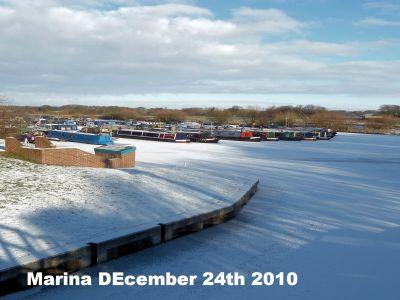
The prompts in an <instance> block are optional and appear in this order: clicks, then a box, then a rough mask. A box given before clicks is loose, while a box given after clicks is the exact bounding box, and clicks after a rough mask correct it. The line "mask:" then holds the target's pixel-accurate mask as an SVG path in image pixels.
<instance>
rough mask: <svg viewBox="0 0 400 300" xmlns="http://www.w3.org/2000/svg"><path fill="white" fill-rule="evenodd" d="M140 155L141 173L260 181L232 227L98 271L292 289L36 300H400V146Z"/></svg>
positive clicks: (234, 148) (176, 150)
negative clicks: (217, 278)
mask: <svg viewBox="0 0 400 300" xmlns="http://www.w3.org/2000/svg"><path fill="white" fill-rule="evenodd" d="M118 142H121V143H133V144H135V146H137V158H138V161H139V164H138V165H139V166H140V168H143V170H144V171H145V170H148V169H149V168H150V167H162V166H163V167H167V168H173V167H176V166H182V165H184V163H185V162H186V165H187V167H186V169H189V170H193V171H195V170H202V171H201V172H204V177H208V176H213V175H215V174H216V173H217V174H218V172H219V173H221V174H224V176H233V175H241V176H252V177H259V178H260V186H259V191H258V192H257V194H256V195H255V196H254V197H253V198H252V200H251V201H250V202H249V204H248V205H247V206H245V207H244V209H243V211H242V212H241V214H239V215H238V216H237V217H236V218H235V219H233V220H231V221H229V222H227V223H225V224H221V225H219V226H216V227H212V228H209V229H207V230H204V231H201V232H199V233H196V234H192V235H189V236H186V237H183V238H179V239H176V240H173V241H171V242H168V243H165V244H162V245H160V246H157V247H154V248H150V249H147V250H144V251H141V252H139V253H136V254H133V255H130V256H127V257H123V258H120V259H118V260H114V261H111V262H108V263H105V264H102V265H99V266H96V267H93V268H90V269H87V270H85V271H84V272H83V273H84V274H89V275H92V276H93V277H95V276H96V274H97V273H98V272H99V271H105V272H114V271H115V272H125V273H126V274H164V273H165V272H171V273H173V274H177V275H178V274H186V275H190V274H196V275H198V276H200V277H201V275H202V274H203V273H204V272H206V271H212V272H221V271H224V272H239V273H241V274H244V275H247V276H248V278H249V276H250V275H251V273H252V272H255V271H260V272H268V271H271V272H280V271H283V272H289V271H294V272H297V273H298V276H299V283H298V285H297V286H295V287H290V286H273V287H251V286H250V285H249V282H248V284H247V285H246V286H245V287H227V286H225V287H206V286H200V285H196V286H194V287H135V286H132V287H129V286H114V287H113V286H108V287H98V286H96V285H94V286H92V287H57V288H36V289H34V290H31V291H27V292H23V293H19V294H15V295H13V296H11V297H10V298H18V299H20V298H29V299H71V298H77V299H83V298H99V299H109V298H136V299H149V298H150V299H151V298H154V299H156V298H162V299H177V298H178V299H179V298H182V299H187V298H190V299H221V298H222V299H225V298H227V299H243V298H247V299H260V298H261V299H263V298H270V299H378V298H382V299H397V298H398V296H399V293H398V288H397V286H398V266H399V265H400V256H399V250H400V196H399V195H400V185H399V179H400V168H399V167H400V138H399V137H393V136H376V135H359V134H352V135H347V134H339V135H338V136H337V137H335V138H334V139H333V140H330V141H319V142H283V141H279V142H271V143H268V142H262V143H243V142H234V141H222V142H221V143H220V144H216V145H204V144H194V143H191V144H172V143H171V144H169V143H157V142H148V141H139V140H120V141H118Z"/></svg>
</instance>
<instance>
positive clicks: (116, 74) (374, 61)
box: [0, 0, 400, 109]
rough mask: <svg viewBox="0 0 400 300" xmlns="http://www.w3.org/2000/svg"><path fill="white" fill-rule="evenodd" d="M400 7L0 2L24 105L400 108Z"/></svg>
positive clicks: (331, 1) (8, 60) (1, 25)
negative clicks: (392, 105)
mask: <svg viewBox="0 0 400 300" xmlns="http://www.w3.org/2000/svg"><path fill="white" fill-rule="evenodd" d="M399 32H400V1H394V0H388V1H374V0H371V1H361V0H357V1H338V0H297V1H295V0H264V1H257V0H233V1H217V0H205V1H193V0H189V1H157V0H141V1H132V0H108V1H105V0H82V1H77V0H70V1H66V0H36V1H29V0H23V1H22V0H13V1H10V0H0V40H1V41H2V43H1V45H0V66H1V68H0V95H2V97H3V98H7V99H8V101H9V102H10V103H16V104H33V105H40V104H52V105H59V104H71V103H80V104H102V105H107V104H109V105H127V106H133V107H134V106H164V107H188V106H203V107H206V106H220V107H226V106H231V105H242V106H258V107H268V106H270V105H287V104H290V105H298V104H303V105H305V104H317V105H323V106H326V107H330V108H337V109H373V108H377V107H379V106H380V105H382V104H400V83H399V82H400V57H399V56H400V34H399Z"/></svg>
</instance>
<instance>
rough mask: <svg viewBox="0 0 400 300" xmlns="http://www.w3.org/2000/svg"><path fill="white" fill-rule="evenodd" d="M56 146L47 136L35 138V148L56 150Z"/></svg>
mask: <svg viewBox="0 0 400 300" xmlns="http://www.w3.org/2000/svg"><path fill="white" fill-rule="evenodd" d="M55 147H56V146H55V145H54V144H53V143H52V142H50V140H49V139H48V138H46V137H45V136H37V137H35V148H55Z"/></svg>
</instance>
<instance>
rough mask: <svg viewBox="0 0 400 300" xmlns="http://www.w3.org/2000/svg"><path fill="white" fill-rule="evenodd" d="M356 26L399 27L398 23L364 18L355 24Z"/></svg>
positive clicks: (399, 23)
mask: <svg viewBox="0 0 400 300" xmlns="http://www.w3.org/2000/svg"><path fill="white" fill-rule="evenodd" d="M355 24H356V25H357V26H389V27H398V26H400V21H391V20H385V19H380V18H365V19H363V20H360V21H358V22H356V23H355Z"/></svg>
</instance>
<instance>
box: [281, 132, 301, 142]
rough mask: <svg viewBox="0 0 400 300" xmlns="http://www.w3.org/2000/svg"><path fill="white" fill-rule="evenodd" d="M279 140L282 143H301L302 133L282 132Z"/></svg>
mask: <svg viewBox="0 0 400 300" xmlns="http://www.w3.org/2000/svg"><path fill="white" fill-rule="evenodd" d="M279 139H280V140H282V141H301V140H302V139H303V133H302V132H300V131H283V132H282V133H280V135H279Z"/></svg>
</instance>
